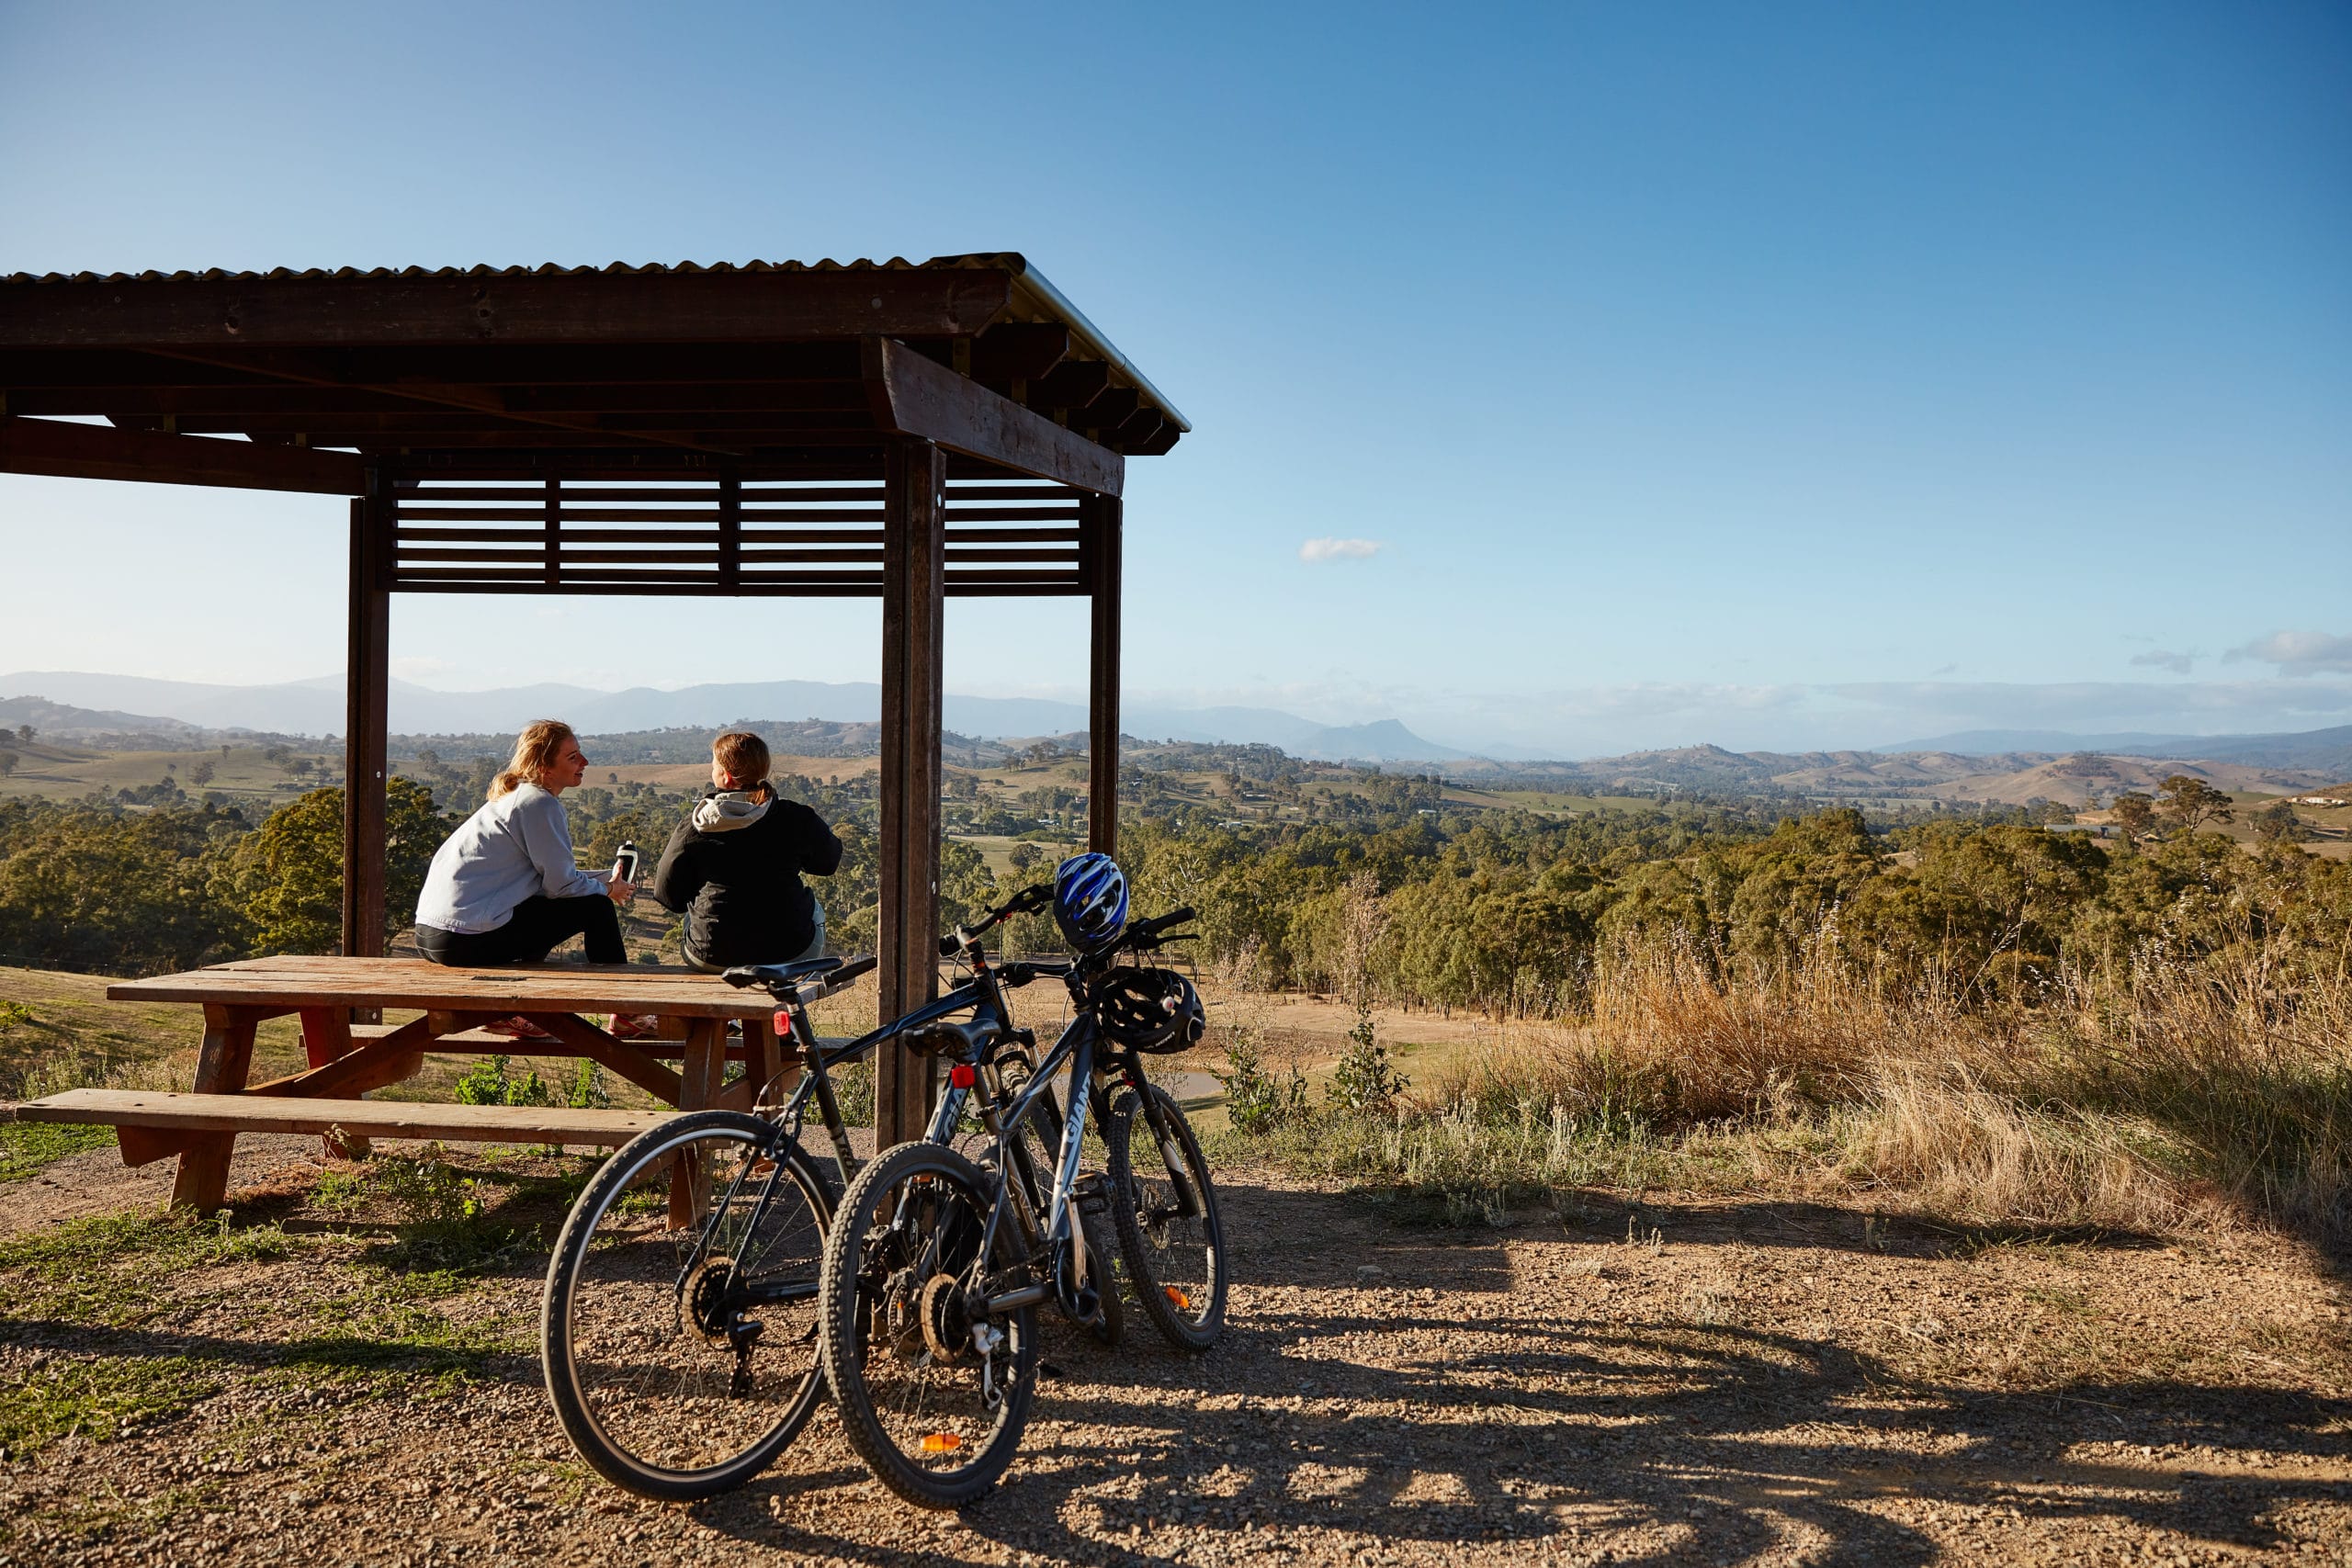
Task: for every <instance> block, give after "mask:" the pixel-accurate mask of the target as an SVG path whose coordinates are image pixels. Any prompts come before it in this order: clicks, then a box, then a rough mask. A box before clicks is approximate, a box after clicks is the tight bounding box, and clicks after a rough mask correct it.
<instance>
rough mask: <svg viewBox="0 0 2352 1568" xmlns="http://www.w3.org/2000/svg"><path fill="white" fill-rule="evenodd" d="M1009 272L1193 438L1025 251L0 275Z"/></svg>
mask: <svg viewBox="0 0 2352 1568" xmlns="http://www.w3.org/2000/svg"><path fill="white" fill-rule="evenodd" d="M958 270H960V271H971V272H1009V273H1011V274H1012V275H1013V276H1015V277H1017V278H1019V279H1021V280H1022V281H1023V284H1024V285H1026V286H1027V292H1028V294H1029V296H1030V298H1031V299H1032V300H1033V301H1034V302H1035V307H1036V309H1038V310H1040V311H1041V312H1042V313H1043V314H1045V315H1048V316H1052V317H1055V318H1057V319H1059V320H1060V321H1063V322H1064V323H1065V324H1067V325H1068V326H1069V328H1070V329H1071V330H1072V331H1073V332H1075V333H1077V334H1078V336H1079V338H1080V341H1082V342H1083V343H1085V344H1087V346H1088V347H1090V348H1091V349H1093V350H1094V351H1095V352H1096V353H1097V354H1099V355H1102V356H1103V358H1104V359H1105V360H1107V361H1109V363H1110V364H1111V366H1112V367H1113V369H1114V370H1115V371H1116V372H1117V373H1118V374H1119V375H1121V376H1123V377H1125V378H1126V379H1127V380H1129V381H1130V382H1132V383H1133V384H1134V386H1135V388H1136V390H1137V391H1138V392H1140V393H1141V394H1142V395H1143V396H1144V397H1146V398H1148V399H1149V400H1151V402H1152V403H1153V404H1154V405H1155V406H1156V407H1157V408H1158V409H1159V412H1160V413H1161V414H1162V415H1163V416H1164V417H1165V418H1166V419H1167V420H1168V421H1169V422H1170V423H1172V424H1174V425H1175V426H1176V428H1177V429H1178V430H1181V431H1184V432H1186V433H1188V434H1189V433H1190V432H1191V430H1192V428H1193V422H1192V421H1190V420H1188V419H1186V418H1185V417H1184V416H1183V415H1182V413H1181V412H1178V411H1177V408H1176V405H1175V404H1174V403H1172V402H1170V401H1169V400H1168V397H1167V394H1165V393H1163V392H1162V391H1160V389H1159V388H1158V387H1155V386H1153V385H1152V383H1151V379H1150V378H1149V377H1148V376H1146V375H1145V374H1144V373H1143V371H1142V370H1141V369H1140V368H1139V367H1137V366H1136V363H1135V362H1134V361H1133V360H1131V359H1129V358H1128V357H1127V356H1126V355H1125V354H1122V353H1121V352H1120V351H1119V349H1118V346H1117V345H1116V344H1114V343H1112V341H1111V340H1110V338H1109V337H1107V336H1105V335H1104V334H1103V331H1102V330H1101V329H1100V328H1098V327H1096V326H1095V324H1094V323H1093V322H1092V321H1090V320H1088V319H1087V316H1086V313H1085V312H1084V311H1082V310H1079V308H1078V307H1077V306H1076V305H1074V304H1072V303H1071V302H1070V300H1069V298H1068V297H1067V296H1065V295H1064V294H1063V293H1062V291H1061V290H1060V289H1058V288H1055V287H1054V285H1053V283H1052V282H1051V280H1049V279H1048V278H1047V277H1046V275H1045V274H1044V273H1042V272H1039V271H1038V270H1037V269H1036V268H1035V267H1034V266H1032V265H1030V263H1029V258H1028V257H1026V256H1024V255H1023V254H1021V253H1020V252H1018V251H979V252H975V253H973V254H969V255H959V256H933V257H932V258H931V259H930V260H928V261H920V262H913V261H909V260H907V259H906V258H905V257H904V256H892V257H891V258H890V259H889V260H888V261H874V260H871V259H869V258H865V257H859V258H857V259H854V260H851V261H835V260H833V259H832V258H831V257H826V258H825V259H823V260H820V261H813V262H802V261H774V262H771V261H748V262H712V263H709V264H705V263H701V262H691V261H682V262H675V263H672V262H645V263H639V264H634V265H633V264H631V263H628V262H618V261H616V262H608V263H606V264H605V265H603V266H564V265H560V264H559V263H556V262H542V263H541V264H539V265H537V266H492V265H488V264H487V263H484V264H481V265H475V266H401V267H392V266H376V267H356V266H341V267H284V266H281V267H272V268H271V269H270V270H268V271H267V272H250V271H247V272H231V271H229V270H227V269H226V268H223V267H208V268H206V269H204V270H203V271H201V272H160V271H153V270H150V271H147V272H44V273H31V272H12V273H9V274H6V276H0V285H16V286H28V285H29V286H38V285H40V284H44V283H83V284H88V283H150V284H163V283H247V282H253V283H259V282H270V283H282V282H299V281H301V280H303V279H306V278H319V279H325V278H338V279H367V278H380V279H392V278H426V277H541V276H557V277H560V276H579V275H582V274H590V273H597V274H604V275H605V276H626V275H631V274H638V273H645V274H662V273H706V272H708V273H732V272H746V273H759V272H944V271H958Z"/></svg>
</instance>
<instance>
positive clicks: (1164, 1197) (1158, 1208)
mask: <svg viewBox="0 0 2352 1568" xmlns="http://www.w3.org/2000/svg"><path fill="white" fill-rule="evenodd" d="M1143 1092H1144V1094H1147V1095H1148V1096H1150V1103H1149V1104H1148V1105H1147V1104H1146V1103H1145V1102H1144V1100H1142V1099H1141V1098H1139V1097H1138V1096H1137V1094H1136V1091H1135V1090H1134V1089H1127V1090H1125V1091H1123V1092H1122V1093H1121V1094H1120V1096H1119V1099H1118V1101H1117V1103H1116V1104H1114V1106H1113V1107H1112V1110H1111V1122H1110V1126H1109V1127H1108V1129H1107V1130H1106V1132H1105V1134H1104V1141H1105V1142H1106V1143H1108V1144H1109V1145H1111V1218H1112V1220H1113V1222H1114V1224H1116V1226H1117V1227H1118V1232H1119V1255H1120V1256H1121V1257H1123V1258H1125V1259H1126V1261H1127V1278H1128V1279H1129V1280H1131V1281H1133V1283H1134V1285H1135V1290H1136V1299H1137V1300H1138V1301H1140V1302H1141V1303H1143V1310H1144V1314H1145V1315H1146V1316H1148V1317H1149V1318H1150V1319H1151V1321H1152V1324H1153V1325H1154V1326H1155V1327H1157V1328H1158V1329H1159V1332H1160V1333H1161V1334H1162V1335H1164V1336H1165V1337H1167V1339H1168V1342H1169V1343H1170V1344H1171V1345H1173V1346H1175V1347H1176V1348H1178V1349H1180V1350H1205V1349H1207V1348H1209V1347H1210V1346H1211V1345H1212V1344H1214V1343H1215V1342H1216V1337H1217V1336H1218V1335H1219V1334H1221V1333H1223V1332H1224V1330H1225V1290H1226V1254H1225V1226H1224V1224H1223V1223H1222V1222H1221V1221H1220V1220H1219V1218H1218V1217H1217V1207H1216V1183H1215V1182H1214V1181H1213V1180H1212V1179H1210V1177H1209V1162H1208V1159H1207V1158H1206V1156H1204V1155H1203V1154H1202V1153H1201V1143H1200V1140H1199V1139H1198V1138H1195V1137H1194V1136H1193V1128H1192V1124H1191V1123H1190V1122H1186V1121H1185V1120H1184V1112H1183V1111H1181V1110H1180V1109H1178V1108H1177V1104H1176V1101H1175V1099H1174V1098H1173V1097H1172V1096H1170V1094H1169V1093H1168V1091H1167V1090H1166V1089H1161V1088H1159V1086H1158V1085H1156V1084H1154V1085H1149V1086H1147V1087H1146V1089H1144V1091H1143Z"/></svg>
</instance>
